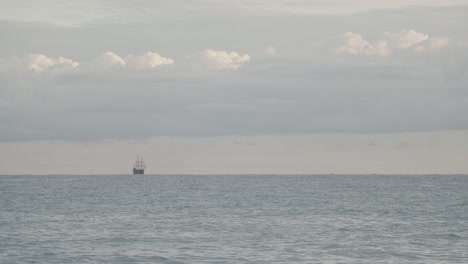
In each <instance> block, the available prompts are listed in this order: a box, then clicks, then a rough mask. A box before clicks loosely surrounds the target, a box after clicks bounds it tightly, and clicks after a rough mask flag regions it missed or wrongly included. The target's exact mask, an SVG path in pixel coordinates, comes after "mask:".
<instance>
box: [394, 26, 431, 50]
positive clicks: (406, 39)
mask: <svg viewBox="0 0 468 264" xmlns="http://www.w3.org/2000/svg"><path fill="white" fill-rule="evenodd" d="M386 35H387V37H388V38H389V39H390V40H391V41H392V42H394V45H395V46H396V48H398V49H407V48H411V47H413V46H415V45H417V44H419V43H421V42H423V41H425V40H427V39H429V36H428V35H425V34H423V33H419V32H416V31H414V30H412V29H403V30H402V31H401V32H399V33H390V32H387V33H386Z"/></svg>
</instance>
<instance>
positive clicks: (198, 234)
mask: <svg viewBox="0 0 468 264" xmlns="http://www.w3.org/2000/svg"><path fill="white" fill-rule="evenodd" d="M35 262H37V263H468V176H455V175H439V176H427V175H426V176H404V175H400V176H370V175H367V176H358V175H341V176H337V175H323V176H320V175H310V176H305V175H301V176H297V175H288V176H287V175H284V176H275V175H262V176H260V175H239V176H222V175H220V176H201V175H184V176H162V175H153V176H151V175H148V176H146V175H145V176H133V175H125V176H124V175H115V176H0V263H35Z"/></svg>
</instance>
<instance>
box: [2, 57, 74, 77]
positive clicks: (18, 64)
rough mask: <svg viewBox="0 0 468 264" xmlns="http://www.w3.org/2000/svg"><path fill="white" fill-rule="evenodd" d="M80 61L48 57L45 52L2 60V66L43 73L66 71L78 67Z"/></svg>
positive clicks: (3, 67)
mask: <svg viewBox="0 0 468 264" xmlns="http://www.w3.org/2000/svg"><path fill="white" fill-rule="evenodd" d="M79 65H80V63H79V62H76V61H73V60H72V59H68V58H65V57H57V58H56V57H48V56H46V55H44V54H37V53H30V54H27V55H25V56H23V57H20V58H9V59H3V60H0V68H2V69H16V70H21V71H27V72H31V73H33V74H41V73H43V72H45V71H54V72H56V71H64V70H69V69H73V68H76V67H78V66H79Z"/></svg>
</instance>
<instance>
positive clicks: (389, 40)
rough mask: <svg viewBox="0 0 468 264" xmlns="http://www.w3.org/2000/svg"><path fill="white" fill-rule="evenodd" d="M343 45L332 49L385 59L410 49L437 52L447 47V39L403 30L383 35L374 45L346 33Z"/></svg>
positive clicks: (343, 52)
mask: <svg viewBox="0 0 468 264" xmlns="http://www.w3.org/2000/svg"><path fill="white" fill-rule="evenodd" d="M342 39H343V44H342V45H341V46H340V47H338V48H336V49H334V50H335V51H336V52H337V53H339V54H351V55H360V54H364V55H368V56H379V57H387V56H389V55H391V54H392V53H394V52H395V51H398V50H407V49H411V50H413V51H414V52H424V51H437V50H440V49H443V48H445V47H447V46H448V45H449V38H448V37H430V36H429V35H426V34H423V33H420V32H417V31H415V30H412V29H403V30H401V31H400V32H398V33H391V32H386V33H385V39H381V40H377V41H375V43H374V44H372V43H371V42H369V41H368V40H366V39H364V38H363V37H362V36H361V35H360V34H356V33H353V32H346V33H344V34H343V36H342Z"/></svg>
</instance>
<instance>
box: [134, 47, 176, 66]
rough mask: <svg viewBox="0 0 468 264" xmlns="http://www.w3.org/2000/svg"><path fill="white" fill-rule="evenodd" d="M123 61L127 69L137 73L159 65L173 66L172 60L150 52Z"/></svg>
mask: <svg viewBox="0 0 468 264" xmlns="http://www.w3.org/2000/svg"><path fill="white" fill-rule="evenodd" d="M125 60H126V62H127V67H128V68H129V69H131V70H137V71H138V70H145V69H152V68H155V67H158V66H161V65H168V64H174V60H173V59H171V58H166V57H162V56H161V55H159V54H158V53H155V52H151V51H148V52H147V53H145V54H142V55H138V56H133V55H129V56H127V57H126V58H125Z"/></svg>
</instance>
